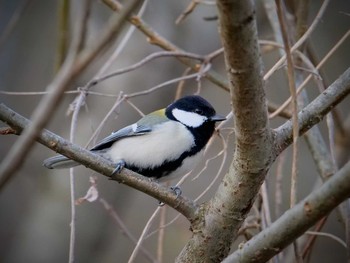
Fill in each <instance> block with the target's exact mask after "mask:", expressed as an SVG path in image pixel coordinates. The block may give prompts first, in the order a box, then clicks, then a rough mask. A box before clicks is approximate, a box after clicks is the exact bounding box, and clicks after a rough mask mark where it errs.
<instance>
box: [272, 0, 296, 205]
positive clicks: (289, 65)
mask: <svg viewBox="0 0 350 263" xmlns="http://www.w3.org/2000/svg"><path fill="white" fill-rule="evenodd" d="M276 6H277V15H278V20H279V22H280V25H281V33H282V39H283V44H284V49H285V52H286V57H287V71H288V84H289V92H290V94H291V96H292V104H293V116H292V121H293V157H292V159H293V163H292V181H291V190H290V193H291V195H290V206H291V207H293V206H294V205H295V204H296V202H297V158H298V137H299V136H298V135H299V127H298V103H297V95H296V91H295V89H296V87H295V77H294V70H293V67H294V66H293V59H292V55H291V50H290V45H289V37H288V32H287V25H286V22H285V18H284V14H283V7H282V6H283V5H282V1H281V0H276Z"/></svg>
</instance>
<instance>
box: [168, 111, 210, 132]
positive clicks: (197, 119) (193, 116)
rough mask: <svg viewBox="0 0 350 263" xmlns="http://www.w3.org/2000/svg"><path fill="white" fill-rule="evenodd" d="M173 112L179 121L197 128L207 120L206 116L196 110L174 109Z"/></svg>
mask: <svg viewBox="0 0 350 263" xmlns="http://www.w3.org/2000/svg"><path fill="white" fill-rule="evenodd" d="M172 113H173V116H174V117H175V119H177V120H178V121H179V122H181V123H183V124H184V125H186V126H188V127H192V128H197V127H199V126H201V125H202V124H203V123H204V122H205V121H206V120H207V118H206V117H205V116H201V115H199V114H197V113H194V112H188V111H183V110H179V109H173V110H172Z"/></svg>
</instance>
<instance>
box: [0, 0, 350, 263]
mask: <svg viewBox="0 0 350 263" xmlns="http://www.w3.org/2000/svg"><path fill="white" fill-rule="evenodd" d="M104 2H108V1H88V0H86V1H69V0H61V1H52V0H49V1H43V0H12V1H9V0H2V1H0V32H1V34H0V102H3V103H5V104H6V105H7V106H8V107H10V108H12V109H13V110H15V111H16V112H18V113H20V114H22V115H24V116H25V117H27V118H30V116H31V114H32V112H33V110H34V109H35V108H36V106H37V105H38V103H39V101H40V100H41V99H42V97H43V95H44V94H45V89H46V87H47V85H48V84H49V83H50V82H51V81H52V79H53V77H54V76H55V74H56V73H57V70H58V68H59V67H60V65H61V64H60V63H61V62H62V57H64V56H65V54H66V53H65V52H66V51H67V48H68V45H67V43H69V41H70V40H71V39H72V34H73V33H74V32H75V31H74V30H75V28H76V25H77V22H76V19H77V18H79V17H80V16H82V15H84V10H85V9H84V8H85V7H83V6H85V5H86V6H87V10H88V15H87V16H86V21H85V24H86V31H85V34H86V35H85V37H84V43H83V46H84V48H86V47H87V49H89V46H93V45H94V43H95V42H98V41H99V40H100V36H101V33H103V32H104V30H106V28H107V25H108V23H109V21H110V19H111V17H112V16H113V15H114V11H113V10H112V9H111V8H110V7H109V6H108V5H106V3H104ZM112 2H114V1H112ZM126 2H127V1H126ZM194 2H196V1H193V2H191V1H189V0H178V1H170V0H165V1H164V0H149V1H147V3H144V4H143V7H142V9H144V10H141V11H136V12H142V14H141V15H140V16H141V17H142V20H143V21H145V22H146V23H147V24H148V25H150V27H151V28H152V30H154V32H157V33H158V34H159V35H160V36H162V37H164V38H165V39H167V40H168V41H169V42H171V43H173V44H174V45H176V46H177V47H180V48H181V49H182V50H185V51H186V52H191V53H195V54H200V55H207V54H211V53H212V52H214V51H216V50H218V49H220V48H221V47H222V45H221V40H220V35H219V31H218V21H217V19H216V18H217V10H216V6H215V1H198V2H202V3H200V4H198V5H196V4H195V6H194V9H193V12H191V13H188V14H186V12H185V11H186V9H188V8H189V5H191V3H192V4H193V3H194ZM294 2H298V1H286V3H285V4H286V8H287V10H289V11H290V12H291V13H292V10H293V6H295V3H294ZM306 2H309V3H308V7H307V11H308V16H307V17H308V19H307V21H308V24H309V25H310V24H311V23H312V22H313V21H314V19H315V16H316V15H317V13H318V12H319V9H320V7H321V5H322V4H323V1H318V0H317V1H316V0H315V1H306ZM267 3H270V1H256V5H257V7H256V9H257V17H258V31H259V39H261V40H264V41H265V43H264V42H262V45H261V46H260V48H261V52H262V59H263V64H264V65H263V67H264V69H265V70H264V71H265V72H264V73H266V72H267V71H268V70H269V69H270V68H271V67H272V66H273V65H274V64H275V63H276V61H277V60H278V58H279V57H280V56H281V50H279V49H278V48H276V47H275V46H273V45H267V44H266V43H267V41H277V42H278V41H280V40H279V39H275V33H274V31H273V29H272V27H271V23H270V22H271V20H270V19H269V15H271V14H274V12H275V11H274V10H273V9H269V8H268V7H267ZM272 3H274V2H273V1H272ZM138 10H139V9H138ZM179 17H180V18H181V17H182V18H183V19H182V20H181V21H179ZM288 18H289V19H290V22H291V21H293V17H292V16H291V15H290V16H288ZM176 21H177V22H178V23H176ZM131 28H132V26H131V24H130V23H125V25H124V26H123V30H122V31H121V32H119V33H118V34H115V36H113V38H112V40H111V41H109V42H108V45H107V46H106V47H105V48H104V51H105V52H103V53H102V54H100V55H98V57H96V58H95V59H94V60H93V62H92V63H91V64H90V65H89V66H88V67H87V69H86V70H84V71H83V73H82V74H79V76H78V78H76V79H75V81H74V83H73V84H72V85H71V87H70V91H72V92H71V93H67V94H65V95H64V100H63V101H62V103H60V105H59V106H58V107H57V109H56V111H55V113H54V114H53V115H52V116H51V120H50V122H49V124H48V125H47V126H46V128H47V129H49V130H50V131H52V132H54V133H56V134H58V135H60V136H62V137H63V138H66V139H69V138H70V130H71V119H72V114H70V115H67V111H69V109H70V108H71V105H72V103H73V101H74V99H75V98H76V97H77V96H78V95H79V90H80V88H81V87H84V86H85V85H86V84H87V83H89V81H90V80H92V79H93V78H94V76H96V74H97V73H98V71H99V70H100V69H101V68H102V67H104V66H105V65H106V61H108V60H109V59H110V58H111V57H113V56H114V53H115V51H116V50H117V49H119V48H121V47H122V49H120V53H119V55H118V56H117V57H116V58H115V59H113V60H112V61H109V62H108V63H110V66H109V67H108V68H107V69H106V71H105V72H103V74H102V75H105V74H107V73H111V72H114V71H116V70H118V69H122V68H126V67H128V66H130V65H132V64H134V63H137V62H139V61H141V60H142V59H144V58H145V57H147V56H148V55H150V54H152V53H154V52H160V51H164V49H163V48H161V47H159V46H157V45H155V44H156V43H150V42H149V41H148V40H149V39H148V37H147V36H146V35H145V34H144V33H142V32H141V31H140V30H138V29H135V30H134V31H130V30H131ZM349 30H350V2H349V1H343V0H333V1H330V3H329V5H328V6H327V9H326V11H325V12H324V14H322V17H321V19H320V21H319V22H318V24H317V27H316V29H315V30H314V31H313V33H312V34H311V35H310V36H309V37H308V41H307V47H306V48H307V50H308V56H309V57H311V58H312V59H311V60H312V61H313V63H315V64H317V63H318V62H319V61H320V60H322V59H323V58H324V57H325V55H326V54H327V53H328V52H330V50H331V49H332V48H333V47H335V46H336V44H337V43H338V41H339V40H340V39H341V38H344V40H343V41H342V42H341V43H340V45H339V46H338V47H336V49H335V50H334V52H332V53H331V56H330V57H329V58H328V59H327V60H326V62H325V63H324V65H323V66H322V67H321V68H320V73H321V77H322V81H323V82H324V84H325V86H326V87H327V86H328V85H329V84H331V83H332V82H333V81H334V80H335V79H336V78H337V77H338V76H339V75H340V74H341V73H342V72H343V71H345V69H347V68H348V67H349V64H350V52H349V47H350V39H349ZM129 34H130V35H129ZM123 42H126V44H123ZM280 44H281V42H280ZM211 68H213V69H215V71H216V72H218V73H219V74H220V75H221V79H223V80H225V82H227V80H226V79H227V78H226V72H225V63H224V59H223V54H222V53H221V54H219V55H218V56H217V57H216V58H215V59H213V60H212V61H211ZM193 73H194V71H191V70H188V69H187V66H185V65H184V64H182V63H180V62H179V60H178V59H176V58H175V57H173V56H160V57H158V58H156V59H153V60H152V61H150V62H148V63H145V64H143V65H142V66H141V67H139V68H137V69H135V70H132V71H130V72H127V73H123V74H120V75H118V76H114V77H111V78H109V79H107V80H105V81H102V82H100V83H98V84H97V85H95V86H93V87H92V88H91V89H89V92H88V95H87V97H86V101H85V104H84V105H83V106H82V108H81V110H80V112H79V116H78V120H77V125H76V131H75V136H74V142H75V143H77V144H79V145H82V146H86V144H87V142H89V141H90V146H91V145H92V144H93V142H95V141H96V140H98V139H100V138H102V137H103V136H105V135H107V134H110V133H111V132H112V131H113V130H116V129H119V128H121V127H123V126H125V125H127V124H130V123H133V122H135V121H136V120H137V119H138V118H140V116H141V115H142V113H145V114H147V113H149V112H151V111H153V110H156V109H158V108H163V107H165V106H166V105H168V104H169V103H171V102H172V101H173V100H174V99H175V98H176V97H178V96H183V95H187V94H193V93H196V92H199V94H200V95H201V96H203V97H205V98H206V99H208V100H209V101H210V102H211V103H212V105H214V107H215V108H216V110H217V112H218V113H220V114H225V115H227V114H228V113H229V112H230V110H231V108H230V100H229V95H228V92H227V91H226V90H224V89H223V88H220V87H219V86H218V85H215V84H213V83H212V82H211V81H209V80H208V79H206V78H205V77H203V76H202V75H203V74H202V75H201V74H199V75H198V74H197V76H199V77H197V78H196V77H192V78H191V79H188V80H184V81H182V82H181V83H179V82H174V83H172V84H170V85H165V86H163V87H160V88H157V89H155V90H149V89H151V88H154V87H157V85H159V84H162V83H164V82H167V81H169V80H172V79H176V78H180V77H182V76H186V75H190V74H193ZM204 74H205V73H204ZM265 85H266V93H267V97H268V100H269V102H271V105H272V104H273V105H280V104H282V103H283V102H284V101H285V100H286V99H287V98H288V97H289V89H288V81H287V77H286V71H285V67H284V66H282V67H281V68H280V69H279V70H277V71H276V72H274V74H273V75H272V76H271V77H270V78H269V79H268V80H267V81H266V84H265ZM306 90H307V93H308V95H309V99H310V100H312V99H313V98H315V97H316V96H317V95H318V94H319V93H320V91H319V89H318V87H317V84H316V82H315V81H313V80H312V81H310V82H309V83H308V84H307V86H306ZM141 91H147V92H145V93H144V94H135V93H136V92H141ZM126 94H134V95H132V96H130V98H128V99H124V100H123V101H121V99H122V98H123V95H126ZM349 106H350V100H349V97H348V98H346V99H345V100H344V101H343V102H342V103H341V104H340V105H339V106H337V108H336V113H337V115H336V116H338V118H339V119H338V120H335V122H336V123H339V124H342V125H344V126H343V127H347V130H345V131H347V132H349V131H350V130H349V127H350V125H349V123H350V117H349ZM113 107H114V108H113ZM109 112H110V113H109ZM108 113H109V115H108V117H107V119H106V120H105V121H104V123H103V126H102V128H101V129H100V130H99V131H98V132H97V133H96V134H94V132H95V130H96V128H97V127H99V125H100V123H101V121H102V120H103V119H104V118H105V116H106V114H108ZM285 121H286V119H285V118H283V117H281V116H277V117H276V118H273V119H271V124H272V126H273V127H278V126H279V125H281V124H282V123H284V122H285ZM4 126H5V125H4ZM318 126H319V128H320V129H321V132H322V134H323V138H324V139H325V140H326V142H327V143H328V142H329V139H328V138H329V135H328V130H327V125H326V121H323V122H321V123H320V125H318ZM335 126H336V131H335V140H336V146H337V147H336V150H337V154H336V160H337V162H338V165H339V167H341V166H342V165H343V164H344V163H345V162H346V161H347V160H348V159H349V149H350V146H349V144H346V143H349V133H348V134H346V136H345V137H344V136H343V137H337V136H338V135H339V130H338V126H337V125H335ZM220 132H221V136H222V139H220V138H219V137H218V136H215V138H214V140H213V143H212V144H211V146H210V147H209V150H208V152H207V153H206V154H205V158H204V159H203V161H202V162H201V164H200V166H199V167H198V168H197V169H196V170H195V171H193V173H192V174H191V175H190V176H189V177H188V178H187V180H186V181H185V183H184V184H183V185H182V190H183V195H185V196H188V197H189V198H193V199H195V198H197V197H198V196H199V195H201V194H202V193H203V191H205V189H207V187H208V185H210V184H211V183H212V182H213V180H214V179H213V178H216V177H217V178H216V179H215V181H214V182H213V185H212V186H211V188H210V189H209V190H208V191H207V192H206V193H205V194H204V195H203V196H202V197H201V198H200V200H199V203H202V202H204V201H206V200H208V199H209V198H210V197H211V196H212V195H213V193H214V192H215V191H216V189H217V186H218V184H219V183H220V178H221V176H222V175H224V174H225V173H226V172H227V168H228V166H229V164H230V163H231V161H232V152H233V150H232V149H233V143H232V136H234V135H233V130H232V119H231V120H229V121H227V122H226V123H225V124H224V125H223V126H222V127H221V131H220ZM93 134H94V136H95V137H94V138H92V139H91V140H90V138H91V136H92V135H93ZM337 138H340V139H341V140H343V141H341V142H340V141H339V140H340V139H339V140H338V141H337ZM344 138H347V140H345V139H344ZM17 139H18V136H15V135H7V136H4V135H1V136H0V161H1V160H2V159H3V158H4V157H5V156H6V154H7V152H8V151H9V149H10V148H11V146H12V145H13V144H14V142H15V141H16V140H17ZM226 144H227V148H223V147H224V146H223V145H226ZM338 146H339V147H338ZM299 147H300V148H299V160H298V173H299V179H298V200H301V199H302V198H303V197H305V196H306V195H307V194H308V193H310V192H311V191H312V190H313V189H314V188H315V187H317V186H318V185H319V184H320V180H319V174H318V171H317V168H316V165H315V163H314V161H313V158H312V156H311V153H310V150H309V148H308V146H307V144H306V142H305V141H304V140H303V139H300V141H299ZM54 154H55V153H54V152H53V151H51V150H50V149H48V148H46V147H44V146H42V145H40V144H39V143H36V145H35V147H34V148H33V149H32V150H31V152H30V154H29V155H28V157H27V158H26V160H25V162H24V163H23V164H22V166H21V168H20V170H19V171H18V172H17V174H16V176H14V177H13V178H12V179H11V180H10V181H9V183H8V184H7V185H6V187H5V188H3V189H2V191H1V193H0V209H1V216H0V243H1V246H0V261H1V262H67V261H68V254H69V240H70V220H71V208H70V178H69V171H68V170H47V169H45V168H44V167H43V166H42V161H43V160H44V159H45V158H47V157H50V156H53V155H54ZM207 160H209V162H208V163H207V165H206V161H207ZM220 165H223V167H222V169H221V170H220V171H219V174H218V170H219V167H220ZM202 168H205V169H204V171H203V172H202V173H200V172H201V170H202ZM199 173H200V176H199V177H198V178H196V179H195V180H193V178H195V177H196V175H197V174H199ZM290 174H291V147H290V149H287V150H286V151H285V152H284V153H283V154H282V155H281V156H280V157H279V158H278V159H277V161H276V163H275V164H274V165H273V166H272V168H271V170H270V172H269V175H268V177H267V180H266V185H265V186H266V189H267V193H268V196H267V197H265V198H267V199H264V201H265V202H266V200H267V202H268V203H269V206H270V214H269V216H270V217H271V220H272V221H274V220H275V219H276V218H277V217H278V216H279V215H281V214H282V213H283V212H284V211H285V210H286V209H288V208H289V196H290V193H289V192H290ZM91 176H96V177H95V183H96V187H97V189H98V199H97V200H96V201H95V202H82V203H81V204H80V205H77V206H76V241H75V261H76V262H127V261H128V259H129V258H130V255H131V254H132V251H133V249H134V248H135V240H136V241H137V240H138V238H139V237H140V235H141V233H142V231H143V229H144V227H145V225H146V223H147V222H148V220H149V219H150V217H151V216H152V214H153V213H154V211H155V210H156V209H157V207H158V202H157V200H155V199H153V198H151V197H149V196H147V195H145V194H144V193H141V192H138V191H136V190H134V189H132V188H129V187H127V186H124V185H122V184H118V183H116V182H114V181H110V180H108V179H107V178H106V177H104V176H100V175H97V174H96V173H94V172H93V171H91V170H89V169H87V168H85V167H79V168H76V169H75V195H76V196H75V199H78V198H79V197H83V196H85V194H86V192H87V190H88V189H89V187H90V186H91V183H90V179H89V178H90V177H91ZM276 178H277V183H276ZM276 194H282V195H281V196H277V197H276ZM258 199H259V198H258ZM260 199H261V198H260ZM276 200H277V201H276ZM260 201H261V200H260ZM259 207H261V202H259V200H257V205H256V206H255V208H254V209H253V210H252V212H251V215H250V217H248V219H249V218H254V220H253V221H254V222H256V223H257V224H258V225H259V226H258V228H260V227H261V228H263V227H264V226H263V225H264V223H261V222H262V221H264V220H263V219H259V220H258V219H256V218H258V216H259V215H260V214H261V211H260V210H259V209H260V208H259ZM174 218H177V219H176V220H174V221H172V220H173V219H174ZM118 220H120V221H121V222H122V224H123V225H125V226H124V228H122V227H121V226H120V223H117V221H118ZM170 221H172V223H171V224H169V225H167V226H166V228H165V229H164V232H163V231H159V228H160V226H163V225H164V224H168V223H169V222H170ZM260 224H261V225H260ZM189 226H190V225H189V223H188V221H187V220H186V219H185V218H184V217H183V216H178V213H177V212H176V211H175V210H173V209H171V208H169V207H167V206H164V207H163V208H161V209H160V213H159V214H157V215H156V217H155V218H154V219H153V221H152V223H151V225H150V228H149V230H147V234H146V239H145V240H143V242H142V247H143V248H144V249H145V250H146V251H147V252H144V251H143V250H142V251H139V252H138V254H137V256H136V259H135V262H152V261H155V260H156V259H157V258H158V259H160V258H162V260H163V262H172V261H173V260H174V258H175V257H176V256H177V255H178V254H179V252H180V251H181V249H182V248H183V247H184V245H185V244H186V242H187V241H188V239H189V237H190V236H191V232H190V231H189ZM126 230H127V231H129V232H130V233H129V234H130V235H131V236H132V237H133V238H135V240H131V239H132V238H130V236H129V237H128V235H127V234H126V233H125V232H126ZM154 231H156V232H154ZM321 231H322V232H325V233H330V234H332V236H331V237H329V236H319V237H317V239H316V242H315V244H314V246H313V248H312V250H311V256H309V260H310V261H309V262H320V263H321V262H345V261H346V258H347V249H346V248H344V247H343V245H342V243H341V242H339V240H336V239H335V238H334V237H338V238H339V239H340V240H342V241H343V242H344V241H345V230H344V226H343V225H342V224H341V223H340V222H339V219H338V217H337V213H335V212H333V213H332V214H330V216H329V217H328V218H327V220H326V221H325V225H324V226H323V227H322V229H321ZM256 232H257V230H255V229H252V230H251V232H249V233H250V234H252V235H253V234H254V233H256ZM159 233H161V235H159ZM163 234H164V236H163ZM247 235H248V234H247V233H246V235H245V236H244V235H242V237H240V238H239V239H238V240H237V241H236V243H235V244H234V246H233V248H234V249H236V248H237V246H238V245H239V243H240V242H242V241H244V240H245V238H246V237H247ZM306 236H307V237H309V235H306ZM159 240H162V241H161V242H162V245H160V243H159V242H160V241H159ZM285 253H288V251H287V252H285ZM275 262H277V261H275ZM280 262H287V261H280Z"/></svg>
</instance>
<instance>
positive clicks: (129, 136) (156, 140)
mask: <svg viewBox="0 0 350 263" xmlns="http://www.w3.org/2000/svg"><path fill="white" fill-rule="evenodd" d="M222 120H225V117H222V116H220V115H217V114H216V112H215V110H214V108H213V107H212V106H211V105H210V104H209V102H207V101H206V100H205V99H203V98H202V97H200V96H186V97H183V98H181V99H179V100H177V101H175V102H174V103H172V104H170V105H169V106H168V107H167V108H165V109H161V110H158V111H154V112H152V113H150V114H148V115H146V116H144V117H143V118H141V119H140V120H139V121H138V122H136V123H134V124H132V125H129V126H127V127H125V128H122V129H120V130H118V131H115V132H113V133H112V134H111V135H109V136H107V137H106V138H104V139H103V140H101V141H100V142H99V143H97V145H96V146H94V147H93V148H92V149H91V151H93V152H94V153H97V154H100V155H101V156H103V157H105V158H107V159H109V160H111V161H112V162H114V163H116V166H117V167H120V168H122V167H125V168H128V169H130V170H132V171H134V172H137V173H139V174H142V175H144V176H147V177H152V178H155V179H157V180H160V181H164V180H168V179H172V178H174V177H176V176H179V175H184V174H186V173H187V172H189V171H191V170H192V169H193V168H194V167H195V166H196V164H197V162H198V161H199V159H200V156H201V152H202V150H203V149H204V147H205V145H206V144H207V142H208V141H209V139H210V137H211V136H212V135H213V133H214V130H215V123H216V122H218V121H222ZM43 165H44V166H45V167H47V168H49V169H55V168H70V167H74V166H77V165H79V163H77V162H75V161H73V160H70V159H69V158H67V157H65V156H63V155H58V156H54V157H51V158H49V159H46V160H45V161H44V163H43Z"/></svg>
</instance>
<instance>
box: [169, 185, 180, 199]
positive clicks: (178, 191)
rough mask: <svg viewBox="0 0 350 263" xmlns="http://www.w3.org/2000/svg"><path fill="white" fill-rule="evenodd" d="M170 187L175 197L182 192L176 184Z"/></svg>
mask: <svg viewBox="0 0 350 263" xmlns="http://www.w3.org/2000/svg"><path fill="white" fill-rule="evenodd" d="M170 189H171V190H173V191H174V193H175V194H176V198H178V197H179V196H180V195H181V194H182V190H181V188H180V187H178V186H171V187H170Z"/></svg>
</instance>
